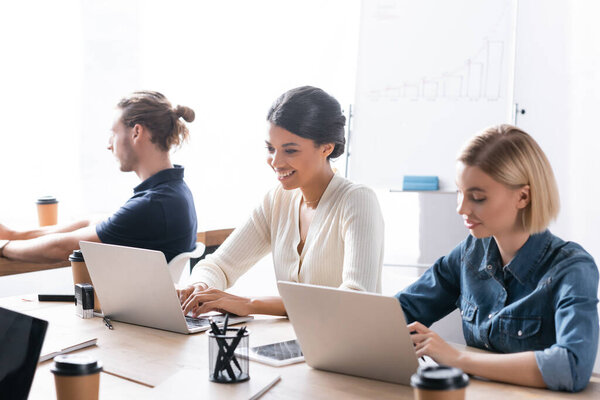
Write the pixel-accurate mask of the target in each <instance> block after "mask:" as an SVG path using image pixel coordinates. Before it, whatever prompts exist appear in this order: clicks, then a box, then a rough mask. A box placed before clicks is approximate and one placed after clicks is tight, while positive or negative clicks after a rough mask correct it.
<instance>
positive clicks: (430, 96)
mask: <svg viewBox="0 0 600 400" xmlns="http://www.w3.org/2000/svg"><path fill="white" fill-rule="evenodd" d="M503 65H504V43H503V42H502V41H499V40H484V43H483V44H482V46H481V48H480V49H479V50H478V51H477V53H476V54H475V55H473V56H472V57H469V58H467V59H466V60H465V62H464V64H463V65H461V66H458V67H457V68H454V69H452V70H449V71H444V72H442V73H441V74H440V75H439V76H431V77H423V78H420V79H419V80H413V81H408V80H407V81H404V82H401V83H399V84H397V85H387V86H386V87H384V88H377V89H372V90H371V92H370V93H369V97H370V98H371V99H372V100H373V101H399V100H411V101H419V100H425V101H435V100H470V101H480V100H487V101H498V100H500V98H501V89H502V71H503V70H504V66H503Z"/></svg>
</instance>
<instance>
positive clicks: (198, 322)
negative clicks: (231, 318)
mask: <svg viewBox="0 0 600 400" xmlns="http://www.w3.org/2000/svg"><path fill="white" fill-rule="evenodd" d="M212 319H213V321H215V323H217V324H220V323H223V322H224V320H225V317H224V316H222V315H214V316H213V317H212ZM185 322H186V323H187V326H188V328H190V329H191V328H204V327H207V326H210V322H208V318H194V317H188V316H186V317H185Z"/></svg>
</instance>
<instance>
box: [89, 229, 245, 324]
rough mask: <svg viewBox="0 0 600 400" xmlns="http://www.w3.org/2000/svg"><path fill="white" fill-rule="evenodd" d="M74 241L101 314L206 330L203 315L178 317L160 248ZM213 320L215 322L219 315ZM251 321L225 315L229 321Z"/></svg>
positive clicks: (176, 300) (220, 320)
mask: <svg viewBox="0 0 600 400" xmlns="http://www.w3.org/2000/svg"><path fill="white" fill-rule="evenodd" d="M79 245H80V246H81V251H82V252H83V258H84V259H85V263H86V266H87V268H88V271H89V273H90V278H92V284H93V286H94V290H95V291H96V294H97V295H98V300H99V301H100V305H101V306H102V312H103V314H104V315H105V316H106V317H108V318H110V319H112V320H115V321H122V322H128V323H131V324H136V325H143V326H148V327H150V328H157V329H164V330H167V331H172V332H179V333H196V332H201V331H205V330H208V329H210V324H209V322H208V319H207V318H206V317H204V318H202V316H201V318H191V317H188V316H184V315H183V311H182V310H181V304H180V303H179V297H178V296H177V291H176V290H175V286H174V284H173V279H172V278H171V274H170V273H169V270H168V266H167V261H166V259H165V256H164V254H163V253H162V252H160V251H155V250H146V249H138V248H135V247H125V246H116V245H111V244H102V243H92V242H85V241H82V242H79ZM213 319H214V321H215V322H216V323H217V325H219V326H221V325H222V323H223V320H224V316H222V315H215V316H213ZM251 319H252V317H237V316H236V317H230V318H229V324H231V325H233V324H238V323H241V322H244V321H248V320H251Z"/></svg>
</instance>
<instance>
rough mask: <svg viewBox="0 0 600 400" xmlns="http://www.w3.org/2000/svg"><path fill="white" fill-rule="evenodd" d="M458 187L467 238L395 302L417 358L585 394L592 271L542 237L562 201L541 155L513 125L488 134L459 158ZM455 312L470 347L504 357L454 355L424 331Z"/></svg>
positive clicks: (575, 249)
mask: <svg viewBox="0 0 600 400" xmlns="http://www.w3.org/2000/svg"><path fill="white" fill-rule="evenodd" d="M456 183H457V186H458V209H457V211H458V213H459V214H461V215H462V216H463V218H464V223H465V225H466V227H467V228H468V229H469V231H470V235H469V237H467V238H466V239H465V240H464V241H463V242H462V243H460V244H459V245H458V246H457V247H456V248H455V249H454V250H453V251H452V252H450V254H448V255H447V256H445V257H442V258H440V259H439V260H438V261H436V263H435V264H434V265H433V266H432V267H431V268H429V269H428V270H427V272H425V274H424V275H423V276H422V277H421V278H419V280H418V281H416V282H415V283H414V284H412V285H411V286H409V287H408V288H406V289H405V290H403V291H402V292H400V293H398V294H397V295H396V296H397V298H398V300H399V301H400V303H401V305H402V308H403V310H404V313H405V316H406V319H407V322H408V323H410V324H409V329H410V330H411V331H412V332H415V334H414V335H412V337H413V342H414V343H415V346H416V351H417V355H418V356H422V355H428V356H430V357H432V358H433V359H434V360H435V361H437V362H438V363H440V364H445V365H451V366H455V367H458V368H461V369H463V370H464V371H465V372H467V373H469V374H473V375H478V376H482V377H485V378H488V379H492V380H497V381H503V382H509V383H516V384H520V385H526V386H534V387H547V388H549V389H552V390H565V391H573V392H574V391H579V390H582V389H583V388H585V386H586V385H587V383H588V381H589V378H590V375H591V373H592V368H593V365H594V359H595V356H596V351H597V346H598V310H597V308H596V305H597V303H598V298H597V293H598V269H597V267H596V264H595V263H594V260H593V258H592V257H591V256H590V255H589V254H588V253H587V252H586V251H585V250H584V249H583V248H582V247H581V246H579V245H578V244H576V243H573V242H565V241H563V240H562V239H560V238H558V237H556V236H554V235H553V234H552V233H550V231H548V230H547V227H548V225H549V223H550V222H551V220H553V219H554V218H555V217H556V215H557V214H558V209H559V197H558V190H557V187H556V182H555V179H554V174H553V172H552V168H551V167H550V164H549V162H548V160H547V158H546V156H545V155H544V153H543V151H542V150H541V148H540V147H539V146H538V144H537V143H536V142H535V140H534V139H533V138H532V137H531V136H529V135H528V134H527V133H525V132H523V131H521V130H519V129H517V128H516V127H514V126H510V125H500V126H497V127H493V128H489V129H487V130H485V131H484V132H482V133H481V134H479V135H477V136H475V137H474V138H473V139H471V140H470V141H469V142H468V143H467V145H466V147H465V148H464V149H463V150H462V152H461V154H460V157H459V158H458V169H457V182H456ZM456 307H458V308H460V310H461V315H462V321H463V334H464V337H465V340H466V343H467V344H468V345H469V346H473V347H479V348H482V349H486V350H490V351H493V352H496V353H503V354H492V353H474V352H469V351H459V350H457V349H455V348H453V347H452V346H450V345H449V344H448V343H446V342H445V341H444V340H443V339H441V338H440V337H439V336H438V335H437V334H436V333H435V332H433V331H431V330H430V329H429V328H428V326H430V325H431V324H432V323H433V322H435V321H437V320H439V319H440V318H442V317H444V316H445V315H446V314H448V313H450V312H451V311H452V310H453V309H455V308H456Z"/></svg>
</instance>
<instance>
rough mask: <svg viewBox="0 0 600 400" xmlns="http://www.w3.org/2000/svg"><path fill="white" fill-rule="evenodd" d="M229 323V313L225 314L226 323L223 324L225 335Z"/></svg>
mask: <svg viewBox="0 0 600 400" xmlns="http://www.w3.org/2000/svg"><path fill="white" fill-rule="evenodd" d="M228 322H229V313H227V314H225V323H223V335H227V323H228Z"/></svg>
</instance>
